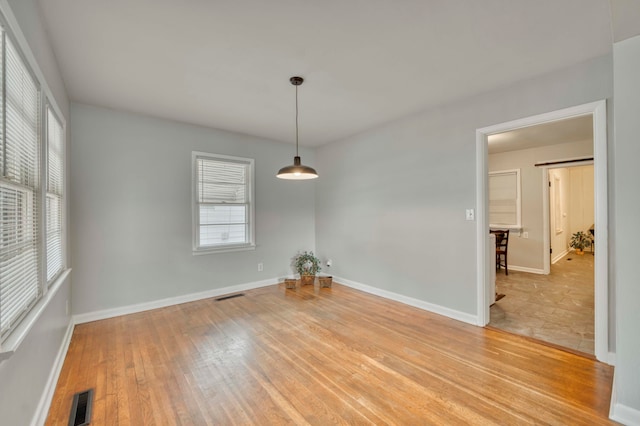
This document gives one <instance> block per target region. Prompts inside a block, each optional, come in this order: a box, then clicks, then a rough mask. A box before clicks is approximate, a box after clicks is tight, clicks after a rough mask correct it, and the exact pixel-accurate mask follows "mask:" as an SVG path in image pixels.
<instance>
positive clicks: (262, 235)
mask: <svg viewBox="0 0 640 426" xmlns="http://www.w3.org/2000/svg"><path fill="white" fill-rule="evenodd" d="M71 127H72V132H71V133H72V139H71V196H72V202H71V220H72V223H73V229H72V230H71V236H72V242H73V245H72V247H73V253H72V254H73V260H74V281H73V309H74V313H75V314H79V313H87V312H93V311H98V310H103V309H110V308H119V307H123V306H127V305H131V304H137V303H144V302H151V301H154V300H160V299H164V298H169V297H174V296H180V295H185V294H190V293H196V292H202V291H206V290H211V289H216V288H221V287H227V286H230V285H235V284H244V283H251V282H255V281H261V280H265V279H271V278H277V277H281V276H283V275H286V274H290V273H291V270H290V268H289V264H290V258H291V257H292V256H293V255H294V254H295V253H296V252H297V251H298V250H302V249H307V250H308V249H314V248H315V234H314V232H315V229H314V220H315V218H314V196H315V182H313V181H306V182H293V181H284V180H280V179H277V178H276V177H275V174H276V172H277V171H278V170H279V169H280V168H281V167H283V166H285V165H287V164H290V163H292V161H293V155H294V153H295V147H294V146H293V145H291V144H286V143H278V142H273V141H268V140H264V139H259V138H255V137H251V136H246V135H240V134H234V133H229V132H224V131H220V130H213V129H207V128H203V127H197V126H191V125H186V124H180V123H177V122H172V121H167V120H160V119H155V118H150V117H145V116H140V115H134V114H129V113H124V112H116V111H113V110H108V109H104V108H98V107H92V106H87V105H81V104H75V103H74V104H72V107H71ZM192 151H204V152H211V153H216V154H224V155H234V156H240V157H250V158H254V159H255V172H256V191H255V193H256V209H255V211H256V245H257V247H256V249H255V250H253V251H242V252H232V253H218V254H209V255H199V256H194V255H192V251H191V229H192V228H191V226H192V224H191V152H192ZM301 155H302V158H303V159H304V161H305V163H308V164H314V156H313V152H312V151H309V150H306V149H303V150H302V152H301ZM259 262H262V263H264V271H263V272H258V271H257V264H258V263H259Z"/></svg>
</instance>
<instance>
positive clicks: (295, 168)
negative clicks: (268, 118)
mask: <svg viewBox="0 0 640 426" xmlns="http://www.w3.org/2000/svg"><path fill="white" fill-rule="evenodd" d="M289 81H290V82H291V84H293V85H294V86H295V87H296V156H295V157H293V165H291V166H286V167H283V168H281V169H280V171H279V172H278V174H277V175H276V176H277V177H279V178H280V179H292V180H303V179H315V178H317V177H318V173H317V172H316V171H315V170H314V169H313V168H312V167H309V166H305V165H303V164H302V163H301V162H300V156H299V155H298V86H300V85H301V84H302V82H303V81H304V79H303V78H302V77H291V78H290V79H289Z"/></svg>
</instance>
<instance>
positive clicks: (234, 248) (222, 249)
mask: <svg viewBox="0 0 640 426" xmlns="http://www.w3.org/2000/svg"><path fill="white" fill-rule="evenodd" d="M255 249H256V245H255V244H243V245H241V246H225V247H220V248H202V249H198V250H196V249H194V250H193V255H194V256H200V255H203V254H216V253H229V252H234V251H247V250H255Z"/></svg>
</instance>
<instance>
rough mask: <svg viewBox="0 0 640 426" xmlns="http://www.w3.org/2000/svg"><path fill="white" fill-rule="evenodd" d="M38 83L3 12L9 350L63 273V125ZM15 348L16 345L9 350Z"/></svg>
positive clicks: (0, 47) (1, 124) (0, 266)
mask: <svg viewBox="0 0 640 426" xmlns="http://www.w3.org/2000/svg"><path fill="white" fill-rule="evenodd" d="M40 83H41V82H40V81H38V79H37V78H36V77H35V74H34V73H33V72H32V69H31V68H30V66H29V63H28V62H27V61H26V60H25V59H24V56H23V54H22V51H21V50H20V48H19V45H18V44H17V43H16V42H15V40H14V38H13V37H12V35H11V32H10V31H9V30H8V28H7V25H6V23H5V21H4V17H3V16H2V15H1V14H0V342H2V343H3V345H2V346H3V347H2V349H3V350H5V349H6V348H5V347H4V346H5V344H6V343H7V342H8V341H11V339H9V340H7V339H8V338H9V336H10V335H11V334H12V331H14V330H15V329H16V327H18V325H19V324H20V323H21V321H22V320H23V319H24V318H25V317H26V316H27V315H29V313H30V312H36V311H37V310H32V308H34V306H37V305H38V303H39V301H41V300H42V301H43V302H42V303H46V300H47V299H46V298H44V299H43V297H44V296H45V295H47V292H48V291H49V286H48V285H47V283H52V282H53V281H54V280H55V278H56V277H57V276H59V275H60V273H61V271H62V270H63V269H64V268H65V261H64V239H63V226H62V224H63V223H64V218H63V212H64V209H63V204H64V198H63V197H64V194H63V187H64V180H63V176H64V155H63V153H64V146H65V137H64V130H63V129H64V126H63V123H62V122H61V121H60V120H59V119H58V115H57V114H56V113H54V110H53V108H52V107H53V105H49V102H47V100H46V99H44V96H43V95H42V89H41V86H40ZM45 104H46V105H47V107H46V108H45V107H44V105H45ZM43 117H44V118H43ZM43 125H44V126H43ZM43 130H45V131H43ZM18 334H19V333H18ZM16 341H18V340H16ZM13 344H14V342H10V343H9V344H8V345H7V347H10V348H11V347H12V345H13ZM6 350H8V351H10V350H11V349H6Z"/></svg>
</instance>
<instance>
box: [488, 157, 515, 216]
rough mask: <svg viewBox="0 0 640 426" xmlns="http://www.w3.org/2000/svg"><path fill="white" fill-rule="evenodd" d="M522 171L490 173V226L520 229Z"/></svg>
mask: <svg viewBox="0 0 640 426" xmlns="http://www.w3.org/2000/svg"><path fill="white" fill-rule="evenodd" d="M520 204H521V201H520V169H515V170H504V171H499V172H490V173H489V226H490V227H491V228H506V229H520V228H522V224H521V213H520V212H521V206H520Z"/></svg>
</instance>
